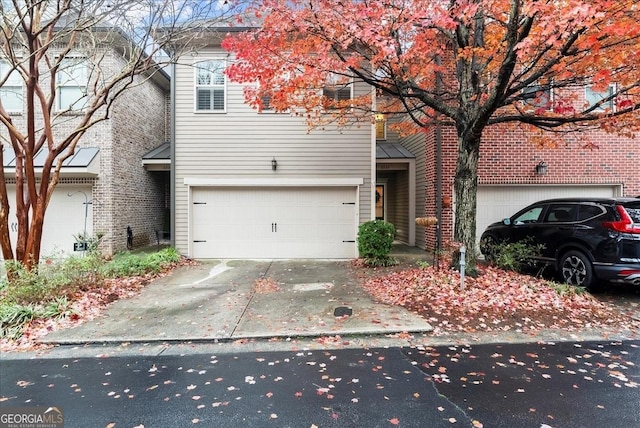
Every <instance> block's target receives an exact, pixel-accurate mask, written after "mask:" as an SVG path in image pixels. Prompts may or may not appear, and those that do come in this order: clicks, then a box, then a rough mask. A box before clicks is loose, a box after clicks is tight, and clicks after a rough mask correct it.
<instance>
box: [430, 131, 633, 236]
mask: <svg viewBox="0 0 640 428" xmlns="http://www.w3.org/2000/svg"><path fill="white" fill-rule="evenodd" d="M547 135H549V134H547ZM426 145H427V150H426V163H427V165H426V171H425V181H426V215H427V216H435V215H436V201H435V195H436V189H435V183H436V168H435V138H434V135H433V133H431V134H429V135H427V138H426ZM442 147H443V168H442V195H443V198H444V199H446V198H447V197H448V198H451V199H453V184H454V175H455V163H456V155H457V143H456V134H455V129H454V128H453V127H452V126H447V127H444V129H443V143H442ZM542 160H544V162H545V163H546V164H547V165H548V173H547V175H545V176H539V175H536V174H535V166H536V165H537V164H538V163H539V162H540V161H542ZM478 184H620V185H622V189H623V194H622V196H631V197H634V196H640V139H630V138H623V137H618V136H615V135H611V134H607V133H605V132H602V131H589V132H587V133H573V134H570V135H569V136H566V137H564V139H560V138H558V139H557V142H556V146H555V147H544V148H541V147H539V146H538V145H537V144H536V143H535V142H533V141H531V138H527V136H526V135H525V133H524V131H523V130H522V129H521V128H519V127H517V126H511V127H507V126H494V127H491V128H488V129H486V130H485V133H484V135H483V140H482V145H481V149H480V162H479V166H478ZM452 210H453V206H451V207H448V208H447V207H445V208H443V211H442V224H441V228H442V239H443V242H446V241H447V240H449V239H450V238H451V237H452V236H453V211H452ZM425 234H426V244H427V248H434V247H435V244H436V229H435V227H433V228H431V227H430V228H427V230H426V231H425Z"/></svg>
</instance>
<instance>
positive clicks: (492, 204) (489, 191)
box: [476, 185, 619, 240]
mask: <svg viewBox="0 0 640 428" xmlns="http://www.w3.org/2000/svg"><path fill="white" fill-rule="evenodd" d="M618 192H619V186H616V185H564V186H556V185H546V186H478V199H477V211H476V212H477V215H476V239H477V240H479V239H480V236H481V235H482V232H484V230H485V229H486V228H487V226H489V225H490V224H491V223H494V222H496V221H500V220H502V219H504V218H507V217H511V216H512V215H513V214H515V213H516V212H518V211H519V210H521V209H522V208H524V207H526V206H527V205H529V204H532V203H534V202H537V201H540V200H544V199H553V198H571V197H587V196H589V197H605V198H608V197H614V196H616V195H617V194H618Z"/></svg>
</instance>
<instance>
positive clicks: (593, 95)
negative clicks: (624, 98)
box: [584, 85, 615, 111]
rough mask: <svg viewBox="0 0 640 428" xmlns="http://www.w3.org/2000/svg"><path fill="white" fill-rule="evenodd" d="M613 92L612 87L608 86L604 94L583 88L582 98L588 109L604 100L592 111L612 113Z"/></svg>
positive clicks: (613, 88) (613, 87)
mask: <svg viewBox="0 0 640 428" xmlns="http://www.w3.org/2000/svg"><path fill="white" fill-rule="evenodd" d="M614 91H615V86H614V85H609V87H608V88H607V89H606V90H605V91H604V92H597V91H594V90H593V89H591V88H590V87H587V88H585V92H584V97H585V100H586V102H587V105H588V106H589V108H590V107H592V106H594V105H596V104H597V103H599V102H600V101H602V100H604V99H606V101H604V102H603V103H602V104H600V105H599V106H598V107H597V108H596V109H594V111H613V93H614Z"/></svg>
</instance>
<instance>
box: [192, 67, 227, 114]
mask: <svg viewBox="0 0 640 428" xmlns="http://www.w3.org/2000/svg"><path fill="white" fill-rule="evenodd" d="M225 66H226V64H225V61H224V60H207V61H201V62H198V63H197V64H196V66H195V67H196V80H195V82H196V111H205V112H206V111H212V112H224V111H225V110H226V78H225V75H224V69H225Z"/></svg>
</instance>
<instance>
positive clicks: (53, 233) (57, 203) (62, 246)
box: [7, 184, 93, 258]
mask: <svg viewBox="0 0 640 428" xmlns="http://www.w3.org/2000/svg"><path fill="white" fill-rule="evenodd" d="M15 191H16V187H15V185H8V186H7V193H8V196H9V206H10V207H11V219H10V221H9V230H10V236H11V242H12V243H13V246H14V249H15V243H16V240H17V237H18V223H17V218H16V215H15V212H16V211H15ZM74 192H84V194H86V195H87V201H88V202H91V199H92V196H91V186H86V185H66V184H59V185H58V186H57V187H56V190H55V191H54V193H53V195H52V196H51V201H50V202H49V207H48V208H47V212H46V214H45V217H44V230H43V232H42V244H41V250H40V256H41V258H45V257H63V256H65V255H69V254H73V253H74V251H73V244H74V243H75V242H76V239H75V238H74V235H79V234H81V233H82V232H83V230H84V224H85V197H84V194H82V193H75V194H74ZM69 194H72V196H69ZM92 207H93V205H91V204H89V206H88V210H87V211H86V214H87V217H86V224H87V235H89V236H91V234H92V233H93V209H92Z"/></svg>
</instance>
